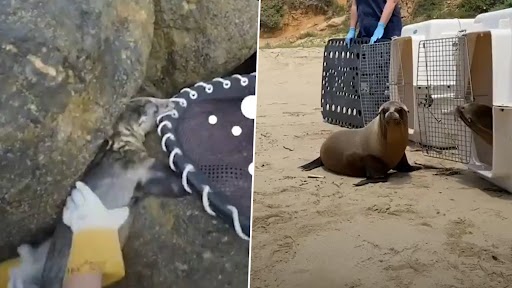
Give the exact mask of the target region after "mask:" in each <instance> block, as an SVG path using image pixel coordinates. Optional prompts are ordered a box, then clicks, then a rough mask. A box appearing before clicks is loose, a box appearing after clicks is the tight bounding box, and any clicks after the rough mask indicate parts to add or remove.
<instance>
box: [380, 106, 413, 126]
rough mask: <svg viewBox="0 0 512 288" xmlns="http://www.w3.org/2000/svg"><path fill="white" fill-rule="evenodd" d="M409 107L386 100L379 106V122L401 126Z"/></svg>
mask: <svg viewBox="0 0 512 288" xmlns="http://www.w3.org/2000/svg"><path fill="white" fill-rule="evenodd" d="M408 113H409V109H407V107H406V106H405V105H404V104H403V103H401V102H398V101H388V102H386V103H384V104H382V105H381V106H380V108H379V117H380V121H381V123H383V124H384V125H386V126H387V127H393V126H401V125H403V123H405V122H407V117H408V115H407V114H408Z"/></svg>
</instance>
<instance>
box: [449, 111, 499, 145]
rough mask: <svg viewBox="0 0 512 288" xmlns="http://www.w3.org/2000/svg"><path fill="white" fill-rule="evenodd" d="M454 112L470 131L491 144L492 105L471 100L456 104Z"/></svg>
mask: <svg viewBox="0 0 512 288" xmlns="http://www.w3.org/2000/svg"><path fill="white" fill-rule="evenodd" d="M455 114H456V115H457V117H459V119H460V120H462V122H464V124H466V126H468V128H469V129H471V131H473V132H474V133H475V134H476V135H478V136H480V138H482V140H484V141H485V143H487V144H489V145H491V146H492V143H493V142H492V107H490V106H487V105H484V104H478V103H474V102H473V103H468V104H464V105H460V106H457V107H456V108H455Z"/></svg>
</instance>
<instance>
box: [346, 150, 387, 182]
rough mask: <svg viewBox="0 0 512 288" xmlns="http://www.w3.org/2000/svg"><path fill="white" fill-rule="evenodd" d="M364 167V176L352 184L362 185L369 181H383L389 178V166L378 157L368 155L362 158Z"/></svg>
mask: <svg viewBox="0 0 512 288" xmlns="http://www.w3.org/2000/svg"><path fill="white" fill-rule="evenodd" d="M363 163H364V167H365V169H366V178H365V179H363V180H361V181H359V182H357V183H355V184H354V186H363V185H366V184H371V183H383V182H387V181H388V179H389V176H390V175H389V174H388V171H389V167H388V165H387V164H386V163H385V162H384V161H382V159H380V158H379V157H376V156H373V155H368V156H365V157H364V158H363Z"/></svg>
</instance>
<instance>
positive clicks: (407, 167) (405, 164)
mask: <svg viewBox="0 0 512 288" xmlns="http://www.w3.org/2000/svg"><path fill="white" fill-rule="evenodd" d="M421 169H423V167H421V166H413V165H411V164H409V161H408V160H407V154H405V152H404V155H403V156H402V158H400V161H399V162H398V164H396V166H395V167H394V168H393V170H395V171H396V172H403V173H409V172H414V171H418V170H421Z"/></svg>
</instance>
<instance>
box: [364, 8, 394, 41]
mask: <svg viewBox="0 0 512 288" xmlns="http://www.w3.org/2000/svg"><path fill="white" fill-rule="evenodd" d="M356 4H357V22H358V24H359V33H358V35H357V37H358V38H371V37H372V36H373V32H374V31H375V29H376V28H377V24H379V21H380V17H381V16H382V11H383V10H384V6H385V5H386V0H356ZM401 34H402V18H401V13H400V4H397V5H396V6H395V10H394V11H393V14H392V15H391V18H390V19H389V22H388V24H387V25H386V28H385V29H384V35H382V39H383V40H384V39H391V37H394V36H400V35H401Z"/></svg>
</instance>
